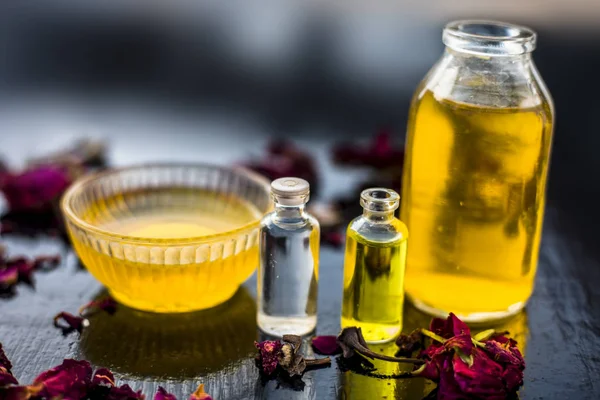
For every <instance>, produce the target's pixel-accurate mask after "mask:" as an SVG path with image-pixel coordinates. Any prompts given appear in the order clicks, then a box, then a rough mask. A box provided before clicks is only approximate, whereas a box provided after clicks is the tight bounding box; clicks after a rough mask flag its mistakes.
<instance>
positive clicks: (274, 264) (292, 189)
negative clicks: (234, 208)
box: [257, 178, 320, 336]
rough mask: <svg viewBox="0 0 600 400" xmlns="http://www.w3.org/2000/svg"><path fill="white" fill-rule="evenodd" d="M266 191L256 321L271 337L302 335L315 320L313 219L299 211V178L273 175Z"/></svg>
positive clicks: (302, 192)
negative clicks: (268, 202)
mask: <svg viewBox="0 0 600 400" xmlns="http://www.w3.org/2000/svg"><path fill="white" fill-rule="evenodd" d="M271 193H272V196H273V200H274V201H275V210H274V211H273V212H271V213H269V214H267V215H265V217H264V218H263V219H262V221H261V227H260V261H259V266H258V292H257V298H258V316H257V323H258V326H259V328H260V329H261V330H262V331H263V332H265V333H267V334H270V335H273V336H283V335H285V334H295V335H305V334H308V333H310V332H312V331H313V330H314V329H315V327H316V325H317V287H318V277H319V272H318V271H319V239H320V228H319V222H318V221H317V220H316V219H315V218H314V217H313V216H311V215H309V214H308V213H307V212H306V211H305V205H306V203H307V202H308V199H309V194H310V187H309V184H308V182H306V181H305V180H304V179H300V178H280V179H276V180H274V181H273V182H272V183H271Z"/></svg>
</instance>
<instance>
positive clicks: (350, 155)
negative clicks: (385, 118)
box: [333, 129, 404, 169]
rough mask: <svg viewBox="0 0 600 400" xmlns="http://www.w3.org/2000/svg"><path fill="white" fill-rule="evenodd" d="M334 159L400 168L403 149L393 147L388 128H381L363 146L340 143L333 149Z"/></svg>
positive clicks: (356, 163) (402, 161) (381, 167)
mask: <svg viewBox="0 0 600 400" xmlns="http://www.w3.org/2000/svg"><path fill="white" fill-rule="evenodd" d="M333 157H334V160H335V161H336V162H338V163H340V164H347V165H364V166H369V167H373V168H378V169H384V168H402V166H403V164H404V149H403V148H401V147H398V148H395V147H394V146H393V143H392V135H391V132H390V131H388V130H385V129H383V130H381V131H380V132H379V133H378V134H377V135H376V136H375V137H374V139H373V141H372V142H371V144H370V145H369V146H368V147H366V148H364V147H359V146H356V145H340V146H336V147H335V148H334V149H333Z"/></svg>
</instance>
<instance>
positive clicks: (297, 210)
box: [275, 203, 306, 220]
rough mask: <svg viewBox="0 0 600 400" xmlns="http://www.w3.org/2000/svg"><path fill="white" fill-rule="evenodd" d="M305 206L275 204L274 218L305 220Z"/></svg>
mask: <svg viewBox="0 0 600 400" xmlns="http://www.w3.org/2000/svg"><path fill="white" fill-rule="evenodd" d="M305 209H306V204H301V205H298V206H284V205H282V204H279V203H275V217H276V218H277V219H279V220H299V219H304V218H306V211H305Z"/></svg>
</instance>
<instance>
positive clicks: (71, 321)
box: [54, 311, 90, 335]
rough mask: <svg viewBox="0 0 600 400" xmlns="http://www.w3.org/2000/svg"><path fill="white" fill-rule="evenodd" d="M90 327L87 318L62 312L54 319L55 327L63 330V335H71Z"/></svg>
mask: <svg viewBox="0 0 600 400" xmlns="http://www.w3.org/2000/svg"><path fill="white" fill-rule="evenodd" d="M89 325H90V321H88V320H87V319H86V318H82V317H78V316H75V315H73V314H69V313H68V312H65V311H62V312H60V313H58V314H56V316H55V317H54V326H55V327H57V328H60V329H62V331H63V334H65V335H66V334H69V333H71V332H73V331H77V332H79V333H81V331H82V330H83V329H84V328H86V327H88V326H89Z"/></svg>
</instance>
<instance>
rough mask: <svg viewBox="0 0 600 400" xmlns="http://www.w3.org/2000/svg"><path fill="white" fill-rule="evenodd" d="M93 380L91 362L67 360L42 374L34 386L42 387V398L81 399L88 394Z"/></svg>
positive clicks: (34, 382)
mask: <svg viewBox="0 0 600 400" xmlns="http://www.w3.org/2000/svg"><path fill="white" fill-rule="evenodd" d="M91 378H92V367H91V366H90V363H89V362H87V361H77V360H73V359H66V360H64V361H63V363H62V364H61V365H58V366H56V367H54V368H52V369H50V370H48V371H45V372H42V373H41V374H40V375H39V376H38V377H37V378H35V380H34V381H33V384H34V385H42V389H41V391H40V393H39V396H40V397H47V398H53V397H61V398H64V399H81V398H84V397H85V395H86V393H87V390H88V386H89V385H90V383H91Z"/></svg>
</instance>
